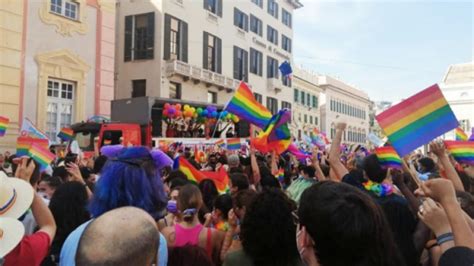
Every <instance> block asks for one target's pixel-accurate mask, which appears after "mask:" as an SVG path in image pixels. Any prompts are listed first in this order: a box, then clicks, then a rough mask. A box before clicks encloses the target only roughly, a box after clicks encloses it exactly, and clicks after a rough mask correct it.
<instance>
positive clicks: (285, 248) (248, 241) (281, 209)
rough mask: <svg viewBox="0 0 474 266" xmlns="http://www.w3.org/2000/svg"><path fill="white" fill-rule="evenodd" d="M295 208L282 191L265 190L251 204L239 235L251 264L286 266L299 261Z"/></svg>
mask: <svg viewBox="0 0 474 266" xmlns="http://www.w3.org/2000/svg"><path fill="white" fill-rule="evenodd" d="M294 206H295V205H294V204H292V202H291V200H290V199H289V198H288V197H287V196H286V195H285V194H284V193H283V192H282V191H281V190H279V189H274V188H268V189H265V190H264V191H263V192H261V193H260V194H258V195H257V197H256V198H255V200H254V201H253V202H252V203H251V204H250V206H249V208H248V210H247V211H246V214H245V219H243V222H242V225H241V234H240V236H241V239H242V246H243V249H244V251H245V253H246V254H248V255H249V256H250V257H251V258H252V261H253V263H254V265H274V266H287V265H294V264H295V262H296V261H298V260H299V254H298V250H297V248H296V239H295V235H296V225H295V221H294V219H293V215H292V211H294Z"/></svg>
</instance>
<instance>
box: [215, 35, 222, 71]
mask: <svg viewBox="0 0 474 266" xmlns="http://www.w3.org/2000/svg"><path fill="white" fill-rule="evenodd" d="M215 40H216V43H215V44H216V72H217V73H220V74H222V40H221V39H219V38H215Z"/></svg>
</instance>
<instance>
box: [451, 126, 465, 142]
mask: <svg viewBox="0 0 474 266" xmlns="http://www.w3.org/2000/svg"><path fill="white" fill-rule="evenodd" d="M454 133H456V140H458V141H467V139H468V138H467V135H466V133H465V132H464V130H462V128H460V127H457V128H456V129H455V130H454Z"/></svg>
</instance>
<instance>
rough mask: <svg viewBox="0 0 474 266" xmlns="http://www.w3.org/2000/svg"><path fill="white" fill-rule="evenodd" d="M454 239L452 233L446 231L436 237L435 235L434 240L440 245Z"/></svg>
mask: <svg viewBox="0 0 474 266" xmlns="http://www.w3.org/2000/svg"><path fill="white" fill-rule="evenodd" d="M452 240H454V236H453V233H446V234H442V235H440V236H438V237H436V242H438V245H439V246H441V244H443V243H446V242H448V241H452Z"/></svg>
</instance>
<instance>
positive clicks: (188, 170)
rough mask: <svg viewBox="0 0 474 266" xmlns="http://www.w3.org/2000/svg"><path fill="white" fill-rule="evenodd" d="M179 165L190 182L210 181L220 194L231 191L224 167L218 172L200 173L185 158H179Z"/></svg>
mask: <svg viewBox="0 0 474 266" xmlns="http://www.w3.org/2000/svg"><path fill="white" fill-rule="evenodd" d="M178 164H179V165H178V169H179V170H180V171H181V172H183V174H185V175H186V177H187V178H188V180H189V181H191V182H193V183H196V184H199V183H200V182H201V181H202V180H204V179H210V180H212V181H213V182H214V184H215V185H216V187H217V191H218V192H219V193H220V194H222V193H225V192H227V191H228V190H229V176H228V175H227V172H226V170H225V169H224V167H221V168H220V169H219V171H218V172H211V171H199V170H197V169H196V168H194V166H193V165H192V164H190V163H189V162H188V161H187V160H186V159H185V158H184V157H179V159H178Z"/></svg>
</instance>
